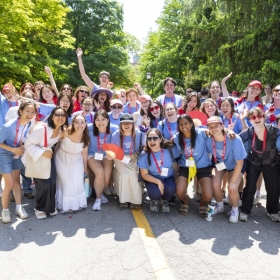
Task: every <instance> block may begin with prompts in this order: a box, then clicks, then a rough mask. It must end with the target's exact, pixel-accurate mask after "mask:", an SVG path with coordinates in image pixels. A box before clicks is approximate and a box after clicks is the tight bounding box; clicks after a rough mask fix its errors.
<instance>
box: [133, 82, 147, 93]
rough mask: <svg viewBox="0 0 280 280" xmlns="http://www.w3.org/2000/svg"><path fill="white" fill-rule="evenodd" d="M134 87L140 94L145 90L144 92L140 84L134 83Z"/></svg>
mask: <svg viewBox="0 0 280 280" xmlns="http://www.w3.org/2000/svg"><path fill="white" fill-rule="evenodd" d="M134 87H136V88H137V90H138V92H139V95H140V96H141V95H144V94H145V92H144V90H143V88H142V87H141V85H140V84H138V83H135V84H134Z"/></svg>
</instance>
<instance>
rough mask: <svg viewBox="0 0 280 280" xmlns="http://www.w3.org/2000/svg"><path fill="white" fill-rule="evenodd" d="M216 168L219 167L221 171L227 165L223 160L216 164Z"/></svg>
mask: <svg viewBox="0 0 280 280" xmlns="http://www.w3.org/2000/svg"><path fill="white" fill-rule="evenodd" d="M216 168H217V170H218V171H221V170H224V169H226V166H225V164H224V163H223V162H219V163H217V164H216Z"/></svg>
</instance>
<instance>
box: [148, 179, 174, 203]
mask: <svg viewBox="0 0 280 280" xmlns="http://www.w3.org/2000/svg"><path fill="white" fill-rule="evenodd" d="M162 183H163V185H164V193H163V195H162V194H161V192H160V190H159V188H158V185H156V184H154V183H151V182H148V181H145V185H146V188H147V191H148V195H149V198H150V199H151V200H160V199H162V200H168V199H169V198H171V197H173V196H174V195H175V193H176V184H175V178H174V177H173V176H171V177H168V178H165V179H162Z"/></svg>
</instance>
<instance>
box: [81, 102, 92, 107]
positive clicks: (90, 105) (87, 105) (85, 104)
mask: <svg viewBox="0 0 280 280" xmlns="http://www.w3.org/2000/svg"><path fill="white" fill-rule="evenodd" d="M82 105H83V106H85V107H92V106H93V105H92V104H87V103H84V104H82Z"/></svg>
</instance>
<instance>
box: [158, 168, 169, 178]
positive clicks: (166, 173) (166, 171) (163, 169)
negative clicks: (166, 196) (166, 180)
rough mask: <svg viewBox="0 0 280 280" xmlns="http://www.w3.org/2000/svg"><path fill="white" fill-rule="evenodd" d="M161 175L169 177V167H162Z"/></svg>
mask: <svg viewBox="0 0 280 280" xmlns="http://www.w3.org/2000/svg"><path fill="white" fill-rule="evenodd" d="M160 175H161V176H164V177H167V175H168V168H165V167H162V169H161V174H160Z"/></svg>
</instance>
